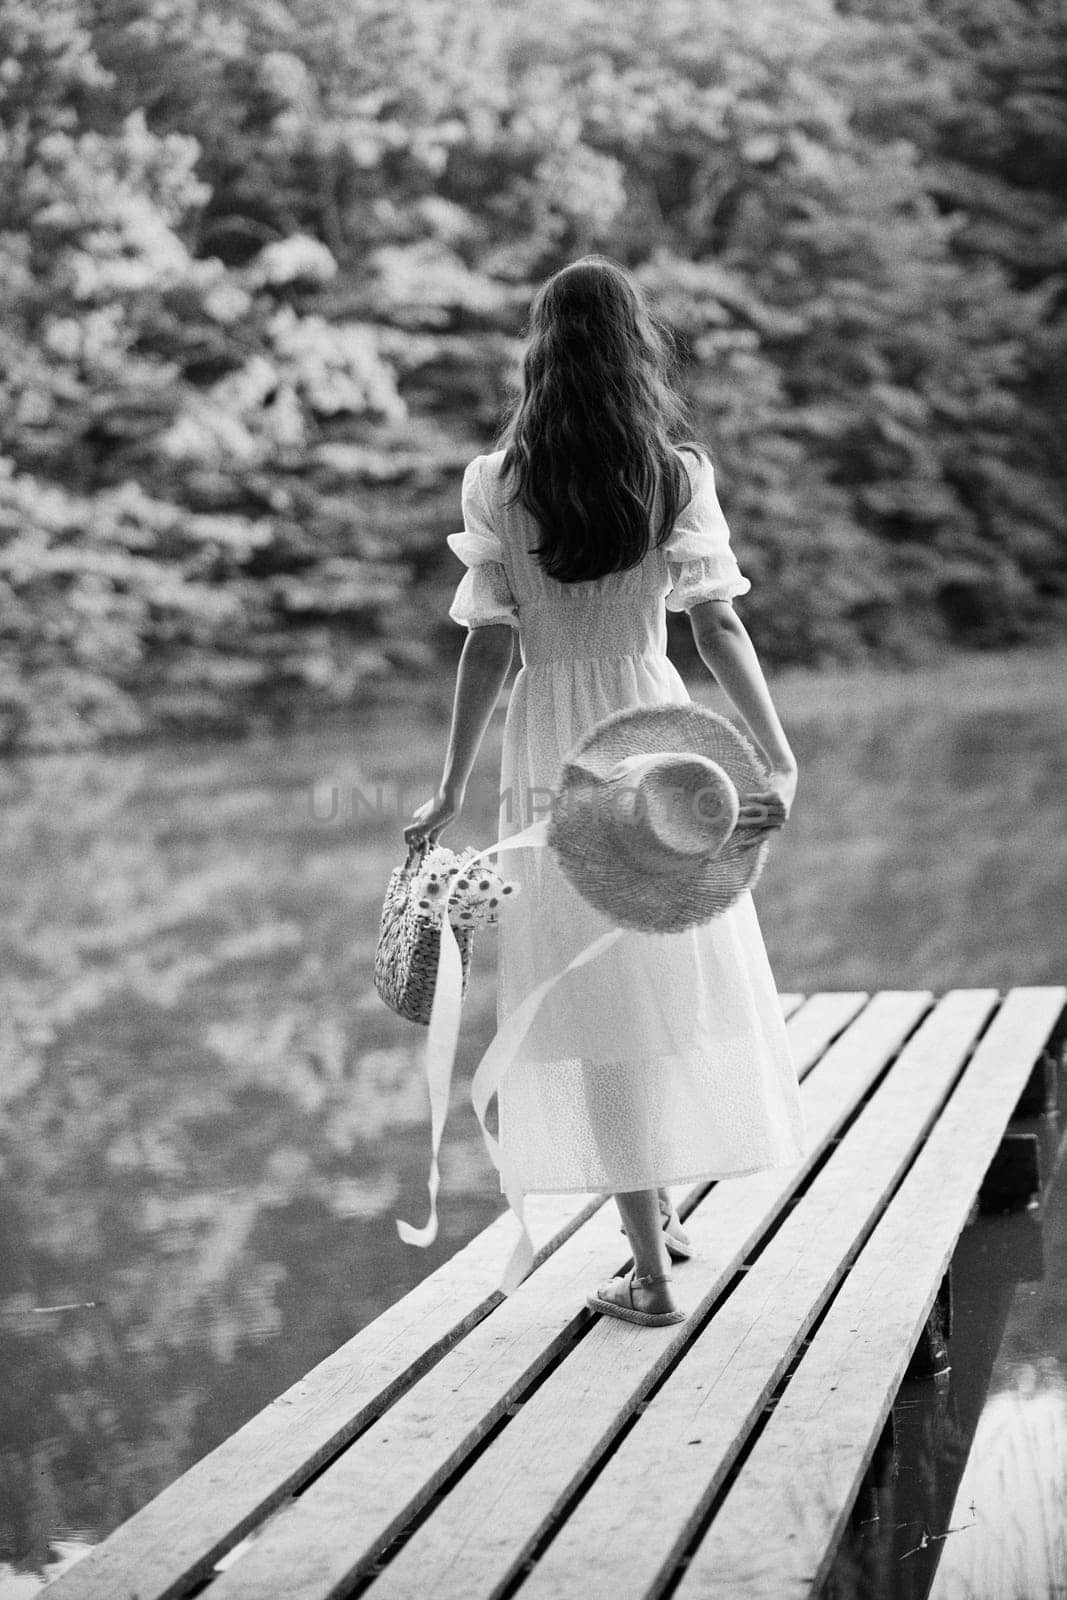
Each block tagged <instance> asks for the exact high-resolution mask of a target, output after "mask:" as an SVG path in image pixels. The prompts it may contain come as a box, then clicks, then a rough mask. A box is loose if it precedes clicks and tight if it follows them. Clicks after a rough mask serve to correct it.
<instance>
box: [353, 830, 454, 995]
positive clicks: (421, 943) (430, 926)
mask: <svg viewBox="0 0 1067 1600" xmlns="http://www.w3.org/2000/svg"><path fill="white" fill-rule="evenodd" d="M426 848H427V841H425V840H423V841H421V842H416V843H415V844H412V846H411V847H410V849H409V850H408V856H407V860H406V861H405V862H404V863H403V865H402V866H399V867H394V869H393V871H392V872H391V873H390V875H389V886H388V888H387V889H386V891H385V901H384V903H383V905H382V920H381V927H380V928H379V931H378V946H377V949H376V950H375V952H374V987H375V988H376V989H377V991H378V993H379V995H380V996H381V998H382V999H383V1000H384V1001H385V1003H386V1005H387V1006H388V1007H389V1008H390V1010H392V1011H395V1012H397V1013H398V1014H399V1015H400V1016H402V1017H406V1018H407V1019H408V1021H409V1022H421V1023H423V1024H424V1025H426V1024H428V1023H429V1021H430V1007H431V1005H432V1004H433V992H434V985H435V984H436V982H437V963H438V959H439V957H440V953H441V913H438V914H437V915H434V914H433V913H432V912H431V913H427V912H425V911H420V909H419V908H418V906H416V905H415V904H414V903H413V901H412V898H411V894H410V892H409V891H410V886H411V880H412V878H413V876H414V874H415V873H416V872H417V871H418V870H419V867H420V866H421V864H422V858H423V854H424V852H425V850H426ZM453 932H454V933H455V936H456V943H457V945H458V946H459V954H460V960H461V962H462V965H463V987H462V990H461V999H466V995H467V987H468V984H469V982H470V967H471V952H472V948H473V943H474V929H473V928H457V927H455V926H454V925H453Z"/></svg>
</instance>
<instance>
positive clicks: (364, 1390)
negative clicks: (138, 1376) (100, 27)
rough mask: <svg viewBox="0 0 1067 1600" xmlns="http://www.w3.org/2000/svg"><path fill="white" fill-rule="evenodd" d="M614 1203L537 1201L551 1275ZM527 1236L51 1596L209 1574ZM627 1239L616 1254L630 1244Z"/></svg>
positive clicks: (818, 1010) (813, 1031) (429, 1303)
mask: <svg viewBox="0 0 1067 1600" xmlns="http://www.w3.org/2000/svg"><path fill="white" fill-rule="evenodd" d="M866 1000H867V996H866V995H865V994H863V993H855V992H842V993H825V994H815V995H813V996H812V997H811V998H810V999H809V1000H808V1001H807V1002H806V1003H805V1004H803V1005H802V1006H801V1007H800V1009H799V1010H798V1011H797V1012H796V1013H794V1015H793V1016H792V1017H791V1019H790V1022H789V1034H790V1040H791V1044H792V1048H793V1052H794V1056H795V1058H796V1060H797V1063H798V1070H799V1071H800V1072H802V1073H803V1072H805V1071H807V1070H809V1069H810V1067H811V1066H812V1064H813V1063H814V1062H815V1061H817V1060H818V1059H819V1056H820V1055H821V1054H822V1053H823V1051H824V1050H825V1049H826V1047H827V1045H828V1043H829V1042H830V1041H831V1040H832V1039H834V1038H835V1037H836V1036H837V1035H838V1034H839V1033H840V1032H841V1030H842V1029H843V1028H845V1027H847V1025H848V1023H849V1021H850V1020H851V1019H852V1018H853V1017H854V1016H855V1015H856V1014H857V1012H858V1011H860V1009H861V1008H862V1007H863V1005H864V1004H865V1003H866ZM603 1203H604V1196H602V1195H597V1196H592V1197H590V1196H582V1195H577V1196H576V1195H531V1196H530V1197H529V1199H528V1213H529V1219H530V1228H531V1232H532V1234H533V1237H534V1239H535V1240H541V1239H544V1243H543V1244H542V1245H541V1247H540V1249H539V1251H538V1257H537V1261H538V1263H542V1262H544V1261H547V1259H548V1258H549V1256H550V1255H551V1254H552V1253H554V1252H555V1251H556V1250H557V1249H559V1248H560V1247H561V1246H562V1245H563V1244H564V1243H565V1242H566V1241H567V1240H568V1239H569V1238H570V1237H572V1236H573V1234H574V1232H575V1231H576V1230H577V1229H578V1228H579V1227H581V1226H582V1225H583V1224H584V1223H585V1222H586V1221H587V1220H588V1219H589V1218H591V1217H592V1216H594V1215H595V1213H596V1212H597V1210H598V1209H599V1208H600V1207H601V1206H602V1205H603ZM683 1207H684V1202H683ZM612 1210H613V1213H614V1208H612ZM615 1221H616V1222H617V1219H615ZM514 1228H515V1224H514V1219H513V1218H512V1217H511V1215H510V1214H509V1213H505V1214H503V1215H502V1216H500V1217H498V1218H497V1220H496V1221H495V1222H493V1223H492V1224H491V1225H490V1226H489V1227H488V1228H486V1229H484V1230H483V1231H482V1232H481V1233H480V1234H479V1235H478V1236H477V1237H476V1238H475V1239H473V1240H472V1241H471V1242H470V1243H469V1244H468V1245H467V1246H466V1247H465V1248H464V1249H462V1250H460V1251H459V1252H458V1253H457V1254H456V1255H455V1256H454V1257H452V1259H451V1260H449V1261H447V1262H445V1263H443V1265H442V1266H440V1267H439V1268H437V1270H436V1271H435V1272H433V1273H432V1274H430V1276H429V1277H427V1278H425V1279H424V1280H423V1281H422V1283H420V1284H418V1285H417V1286H416V1287H415V1288H414V1289H413V1290H412V1291H411V1292H410V1293H409V1294H407V1295H405V1296H404V1298H403V1299H402V1300H400V1301H399V1302H397V1304H396V1305H394V1306H391V1307H390V1308H389V1309H388V1310H387V1311H385V1312H384V1313H383V1314H382V1315H381V1316H380V1317H377V1318H375V1320H374V1321H373V1322H371V1323H370V1324H368V1326H367V1327H366V1328H364V1329H362V1330H361V1331H360V1332H359V1333H357V1334H356V1335H355V1336H354V1338H352V1339H350V1340H349V1341H348V1342H347V1343H346V1344H344V1345H342V1346H341V1348H340V1349H339V1350H337V1351H335V1352H334V1354H333V1355H331V1356H328V1357H327V1358H326V1360H324V1361H322V1362H320V1363H319V1364H318V1366H316V1367H314V1368H313V1369H312V1370H311V1371H310V1372H309V1373H307V1374H306V1376H305V1377H303V1378H302V1379H300V1380H299V1381H298V1382H297V1383H296V1384H294V1385H292V1387H291V1388H290V1389H288V1390H286V1391H285V1393H283V1394H282V1395H280V1396H279V1397H278V1398H277V1399H276V1400H274V1401H273V1402H272V1403H271V1405H269V1406H267V1407H265V1408H264V1409H263V1410H262V1411H260V1412H258V1413H257V1414H256V1415H255V1416H254V1417H252V1418H250V1419H249V1421H248V1422H247V1423H245V1425H244V1426H243V1427H242V1428H240V1429H238V1431H237V1432H236V1433H235V1434H233V1435H231V1436H230V1438H228V1439H226V1440H224V1441H223V1442H222V1444H220V1445H219V1446H218V1447H217V1448H216V1449H215V1450H213V1451H211V1452H210V1453H209V1454H208V1455H206V1456H205V1457H204V1458H203V1459H202V1460H201V1461H199V1462H198V1463H197V1464H196V1465H195V1466H193V1467H192V1468H190V1470H189V1471H188V1472H186V1473H184V1474H183V1475H182V1476H181V1477H180V1478H178V1479H176V1480H175V1482H174V1483H172V1484H170V1485H169V1486H168V1487H167V1488H166V1489H164V1490H163V1491H162V1493H161V1494H159V1495H157V1496H156V1497H155V1499H153V1500H152V1501H150V1502H149V1503H148V1504H147V1505H146V1506H144V1507H143V1508H142V1509H141V1510H140V1511H138V1512H137V1513H136V1514H135V1515H134V1516H133V1517H131V1518H130V1519H129V1520H128V1521H127V1522H125V1523H123V1524H122V1525H121V1527H119V1528H117V1529H116V1530H115V1531H114V1532H113V1533H112V1534H110V1535H109V1536H108V1537H107V1538H106V1539H104V1540H103V1541H102V1542H101V1543H100V1544H99V1545H97V1546H95V1547H94V1549H92V1550H91V1551H89V1552H88V1554H87V1555H85V1556H84V1557H83V1558H82V1559H81V1560H80V1561H79V1562H77V1563H76V1565H75V1566H73V1567H71V1568H70V1569H69V1570H68V1571H67V1572H66V1573H65V1574H63V1575H62V1576H61V1577H59V1578H57V1579H55V1580H54V1581H53V1582H52V1583H51V1584H50V1585H48V1586H47V1592H48V1594H49V1597H50V1600H51V1597H52V1596H55V1597H56V1600H114V1597H115V1596H116V1595H117V1594H120V1593H121V1592H122V1585H123V1584H124V1583H126V1582H128V1581H129V1580H130V1579H131V1577H133V1578H135V1579H136V1584H137V1594H138V1600H168V1597H169V1596H172V1595H176V1594H178V1593H181V1592H183V1591H184V1590H185V1589H187V1588H188V1587H189V1586H190V1584H191V1583H192V1582H194V1581H196V1580H197V1579H199V1578H201V1577H203V1576H204V1575H206V1574H207V1573H209V1572H210V1571H211V1569H212V1567H213V1566H214V1564H215V1562H216V1561H217V1560H218V1559H219V1557H220V1556H222V1555H223V1554H225V1553H226V1552H227V1551H229V1550H232V1549H233V1547H234V1546H235V1545H236V1544H238V1542H239V1541H240V1540H241V1539H242V1538H243V1537H244V1536H245V1535H246V1534H247V1533H248V1532H249V1530H250V1529H252V1528H254V1527H256V1525H257V1524H259V1523H261V1522H262V1521H263V1519H264V1518H265V1517H266V1516H268V1515H269V1514H270V1512H271V1511H272V1510H273V1509H274V1507H276V1506H277V1505H278V1504H279V1503H282V1502H284V1501H285V1500H286V1497H287V1496H288V1495H289V1494H290V1493H292V1492H293V1491H294V1490H296V1489H298V1488H299V1487H300V1486H301V1485H302V1484H304V1483H306V1482H307V1481H308V1479H309V1478H311V1477H312V1476H313V1474H314V1473H315V1472H316V1471H317V1470H318V1469H319V1468H320V1467H321V1466H322V1464H323V1463H324V1462H325V1461H328V1460H329V1459H330V1458H331V1457H332V1456H333V1455H335V1454H337V1452H338V1451H340V1450H342V1449H343V1448H344V1446H345V1445H346V1444H347V1443H348V1442H349V1441H350V1440H351V1439H353V1438H354V1437H356V1436H357V1435H358V1434H359V1433H361V1432H362V1431H363V1430H364V1429H366V1428H367V1427H368V1426H370V1425H371V1424H372V1423H373V1422H374V1420H375V1419H376V1418H377V1417H378V1416H380V1415H381V1414H382V1412H383V1411H385V1410H386V1409H387V1408H388V1406H389V1405H391V1404H392V1403H393V1402H394V1401H395V1400H396V1399H397V1398H398V1396H400V1395H401V1394H403V1393H404V1392H405V1391H406V1390H407V1389H409V1388H410V1387H411V1386H412V1385H413V1384H414V1383H415V1382H417V1381H418V1379H419V1378H420V1377H421V1375H422V1374H423V1373H424V1372H426V1371H427V1370H429V1369H430V1368H431V1367H432V1366H433V1364H434V1363H435V1362H436V1361H438V1360H439V1359H440V1358H441V1357H442V1356H443V1355H444V1354H445V1353H446V1352H447V1351H448V1350H450V1349H451V1348H452V1347H453V1346H455V1345H456V1344H457V1342H458V1341H459V1340H461V1339H462V1338H463V1336H464V1335H465V1334H466V1333H467V1332H468V1331H469V1330H470V1329H471V1328H473V1327H475V1326H477V1325H478V1324H479V1323H480V1322H481V1321H482V1320H483V1319H484V1318H485V1317H486V1316H487V1315H488V1313H489V1312H491V1311H492V1310H493V1309H494V1307H497V1306H499V1305H500V1303H501V1301H502V1299H503V1297H502V1296H501V1295H500V1293H499V1290H498V1289H497V1284H498V1283H499V1279H500V1273H501V1271H502V1269H503V1265H504V1262H505V1261H506V1259H507V1257H508V1255H509V1253H510V1250H511V1245H512V1243H513V1239H514ZM614 1238H615V1241H616V1246H617V1245H618V1233H617V1232H615V1234H614ZM535 1270H536V1268H535ZM609 1270H610V1269H609Z"/></svg>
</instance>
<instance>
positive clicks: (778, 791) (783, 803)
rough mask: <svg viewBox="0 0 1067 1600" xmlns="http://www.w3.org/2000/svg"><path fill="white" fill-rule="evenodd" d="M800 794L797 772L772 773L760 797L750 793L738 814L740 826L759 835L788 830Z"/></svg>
mask: <svg viewBox="0 0 1067 1600" xmlns="http://www.w3.org/2000/svg"><path fill="white" fill-rule="evenodd" d="M796 792H797V774H796V769H795V768H791V769H790V770H788V771H779V772H773V771H772V772H771V773H770V776H769V778H768V782H767V787H766V788H765V789H761V790H760V791H759V793H758V794H746V795H745V796H744V798H743V799H742V801H741V804H740V807H739V809H738V813H737V826H738V827H739V828H748V829H752V830H754V831H755V832H757V833H769V832H771V831H772V830H773V829H775V828H784V827H785V824H786V823H787V822H788V821H789V813H790V811H791V810H792V809H793V799H794V797H795V795H796Z"/></svg>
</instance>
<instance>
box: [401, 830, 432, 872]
mask: <svg viewBox="0 0 1067 1600" xmlns="http://www.w3.org/2000/svg"><path fill="white" fill-rule="evenodd" d="M429 848H430V841H429V839H428V838H427V837H426V835H425V834H423V836H422V838H421V839H419V838H416V839H412V841H411V843H410V844H409V845H408V854H407V860H406V861H405V862H404V868H403V870H404V871H405V872H410V871H411V869H412V866H413V864H415V858H416V856H417V857H418V858H419V860H420V861H421V860H422V857H423V856H424V855H425V854H426V852H427V850H428V849H429Z"/></svg>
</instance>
